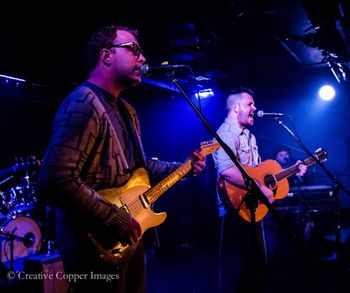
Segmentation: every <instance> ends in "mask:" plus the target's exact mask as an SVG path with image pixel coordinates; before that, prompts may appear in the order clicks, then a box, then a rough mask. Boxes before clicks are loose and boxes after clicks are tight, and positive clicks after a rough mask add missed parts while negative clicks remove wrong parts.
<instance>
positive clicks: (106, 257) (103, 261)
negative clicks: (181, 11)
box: [38, 25, 205, 293]
mask: <svg viewBox="0 0 350 293" xmlns="http://www.w3.org/2000/svg"><path fill="white" fill-rule="evenodd" d="M137 37H138V33H137V31H135V30H131V29H129V28H126V27H118V26H115V25H111V26H108V27H104V28H102V29H100V30H98V31H96V32H95V33H94V34H93V35H92V37H91V39H90V42H89V44H88V47H87V53H88V59H89V63H90V66H91V71H90V74H89V77H88V79H87V80H86V81H85V82H83V83H82V84H81V85H80V86H78V87H77V88H76V89H74V90H73V91H72V92H71V93H70V94H69V95H68V96H67V97H66V99H65V100H64V101H63V103H62V104H61V106H60V107H59V109H58V112H57V115H56V117H55V120H54V124H53V128H52V129H53V133H52V139H51V141H50V143H49V146H48V148H47V150H46V154H45V157H44V159H43V164H42V166H41V168H40V175H39V180H38V182H39V191H40V194H41V195H42V196H44V197H46V198H48V199H49V201H50V202H51V203H52V204H53V205H55V207H56V241H57V247H58V250H59V253H60V256H61V258H62V261H63V263H64V269H65V273H66V274H67V275H69V276H73V277H74V280H73V281H71V282H70V285H71V289H72V292H88V291H90V292H91V291H92V292H101V293H102V292H103V293H106V292H145V291H146V281H145V280H146V274H145V260H144V249H143V243H142V240H141V237H142V234H143V232H144V231H142V228H141V227H142V226H141V225H140V222H139V221H138V220H136V218H135V217H133V215H134V214H133V211H134V210H135V208H136V203H139V206H141V207H142V206H143V205H144V206H145V207H147V205H148V204H149V203H148V202H147V201H146V200H145V199H143V200H140V201H139V202H137V201H136V200H138V199H139V198H138V197H136V198H135V202H131V203H130V205H126V204H125V202H123V201H122V200H121V199H120V198H119V197H118V196H116V195H115V194H114V193H112V196H111V194H110V193H108V190H116V189H117V190H123V188H124V189H126V191H128V190H127V188H126V187H129V185H131V187H138V185H137V182H139V181H141V182H146V183H145V184H148V182H147V181H148V180H145V178H144V176H145V175H144V174H143V173H142V174H141V175H142V176H141V175H140V176H137V174H138V173H137V172H138V171H139V170H147V171H148V173H147V176H148V175H149V176H150V177H151V178H153V179H154V180H160V179H162V178H164V177H165V176H166V175H168V174H170V173H171V172H173V171H174V170H176V169H177V168H178V167H179V166H181V163H170V162H164V161H160V160H154V159H147V158H146V157H145V155H144V152H143V148H142V143H141V137H140V126H139V120H138V117H137V113H136V112H135V110H134V108H133V107H132V106H131V105H130V104H129V103H127V102H126V101H125V100H124V99H123V98H122V97H121V94H122V92H123V91H124V90H126V89H128V88H131V87H133V86H136V85H137V84H139V83H140V81H141V73H140V67H141V66H142V65H143V64H144V63H145V62H146V59H145V57H144V55H143V52H142V50H141V49H140V46H139V44H138V40H137ZM191 157H192V165H191V166H192V170H191V171H190V174H193V175H195V174H197V173H200V172H201V171H202V170H203V169H204V167H205V158H204V157H203V156H202V155H201V154H200V153H198V152H196V151H194V152H193V153H192V156H191ZM135 174H136V176H135ZM147 178H148V177H147ZM131 181H132V182H131ZM130 182H131V183H130ZM132 184H134V186H133V185H132ZM113 188H114V189H113ZM106 191H107V192H106ZM122 199H125V198H122ZM117 244H120V245H117ZM125 248H126V249H125ZM125 252H126V253H125ZM118 257H120V258H121V260H120V259H119V258H118Z"/></svg>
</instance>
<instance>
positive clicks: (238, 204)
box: [218, 148, 327, 222]
mask: <svg viewBox="0 0 350 293" xmlns="http://www.w3.org/2000/svg"><path fill="white" fill-rule="evenodd" d="M326 159H327V153H326V152H325V151H324V150H322V149H321V148H319V149H317V150H316V151H315V155H314V157H310V158H307V159H306V160H304V161H303V163H304V164H305V165H306V166H309V165H311V164H313V163H315V162H316V161H320V162H324V161H325V160H326ZM244 169H245V170H246V172H247V173H248V175H249V176H250V177H251V178H252V179H254V180H255V181H258V182H260V183H262V184H264V185H265V186H267V187H268V188H270V189H271V190H272V191H273V193H274V200H276V199H282V198H284V197H286V196H287V194H288V191H289V183H288V179H287V178H288V177H290V176H292V175H295V174H297V173H298V172H299V168H298V164H295V165H293V166H291V167H289V168H286V169H282V167H281V166H280V165H279V164H278V163H277V162H276V161H275V160H266V161H264V162H262V163H261V164H260V165H259V166H257V167H252V166H244ZM218 187H219V194H220V196H221V198H222V200H223V202H224V203H225V204H226V205H229V207H232V206H233V207H234V209H235V210H238V214H239V215H240V216H241V217H242V218H243V219H244V220H246V221H248V222H250V221H251V214H250V209H249V208H247V206H246V203H245V195H246V194H247V190H246V189H244V188H241V187H238V186H236V185H234V184H232V183H230V182H228V181H227V180H225V179H223V178H219V181H218ZM267 213H268V208H267V206H266V205H265V204H263V203H261V202H260V201H258V204H257V208H256V210H255V219H256V221H257V222H258V221H260V220H262V219H263V218H264V217H265V215H266V214H267Z"/></svg>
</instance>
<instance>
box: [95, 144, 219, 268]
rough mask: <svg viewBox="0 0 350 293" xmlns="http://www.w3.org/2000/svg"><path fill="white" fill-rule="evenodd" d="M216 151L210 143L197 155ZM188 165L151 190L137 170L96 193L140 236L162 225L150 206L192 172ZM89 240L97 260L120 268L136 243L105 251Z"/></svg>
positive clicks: (162, 217)
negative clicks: (131, 222) (121, 212)
mask: <svg viewBox="0 0 350 293" xmlns="http://www.w3.org/2000/svg"><path fill="white" fill-rule="evenodd" d="M220 147H221V146H220V144H219V143H218V142H217V141H214V140H212V141H209V142H203V143H201V145H200V151H199V152H200V153H201V154H202V155H203V156H206V155H208V154H211V153H213V152H215V151H216V150H217V149H219V148H220ZM191 164H192V160H191V159H189V160H187V161H186V162H185V163H184V164H183V165H181V166H180V167H179V168H178V169H176V170H175V171H174V172H172V173H171V174H170V175H169V176H167V177H166V178H165V179H163V180H162V181H160V182H159V183H158V184H156V185H155V186H154V187H152V188H151V186H150V180H149V177H148V173H147V171H146V170H145V169H144V168H139V169H137V170H135V171H134V172H133V173H132V176H131V178H130V179H129V181H128V182H127V183H126V185H124V186H122V187H118V188H108V189H103V190H99V191H98V192H99V193H100V194H102V195H103V196H104V197H105V198H106V199H107V200H108V201H110V202H112V203H113V204H115V205H116V206H117V207H119V208H122V209H124V210H126V211H127V212H128V213H130V214H131V215H132V216H133V217H134V218H135V219H136V220H137V221H138V222H139V223H140V225H141V233H142V235H143V234H144V232H145V231H146V230H148V229H149V228H152V227H156V226H158V225H160V224H162V223H163V222H164V221H165V219H166V213H165V212H161V213H154V212H153V210H152V204H153V203H154V202H155V201H156V200H157V199H158V198H159V197H160V196H161V195H162V194H164V193H165V192H166V191H167V190H168V189H170V187H172V186H173V185H174V184H175V183H176V182H178V181H179V180H180V179H182V178H183V177H184V176H185V175H186V174H187V173H188V172H189V171H190V170H191V169H192V165H191ZM89 236H90V239H91V240H92V242H93V244H94V245H95V246H96V247H97V249H98V250H99V253H100V256H101V258H102V259H103V260H104V261H105V262H107V263H110V264H117V265H123V264H125V263H127V261H128V260H129V259H130V258H131V256H132V255H133V252H134V250H135V249H136V247H137V243H135V244H133V245H132V246H129V245H124V244H122V243H121V242H118V243H117V244H116V245H115V246H114V247H113V248H111V249H106V248H104V247H103V246H102V245H101V244H100V243H99V242H98V241H97V240H96V239H95V238H94V236H93V235H92V234H90V235H89Z"/></svg>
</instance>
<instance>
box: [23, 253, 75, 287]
mask: <svg viewBox="0 0 350 293" xmlns="http://www.w3.org/2000/svg"><path fill="white" fill-rule="evenodd" d="M24 273H25V276H26V278H30V280H27V283H28V286H29V287H30V288H31V289H32V290H31V292H42V293H68V292H69V286H68V282H67V280H66V279H65V278H64V269H63V263H62V261H61V259H60V257H59V254H58V253H57V252H54V253H52V254H39V255H36V256H32V257H28V258H27V259H26V260H25V262H24ZM27 276H28V277H27Z"/></svg>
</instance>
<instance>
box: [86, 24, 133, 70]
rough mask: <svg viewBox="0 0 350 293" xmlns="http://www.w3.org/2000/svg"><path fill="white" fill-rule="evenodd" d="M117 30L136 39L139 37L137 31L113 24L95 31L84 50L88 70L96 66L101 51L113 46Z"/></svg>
mask: <svg viewBox="0 0 350 293" xmlns="http://www.w3.org/2000/svg"><path fill="white" fill-rule="evenodd" d="M118 30H123V31H127V32H129V33H131V34H133V35H134V36H135V37H136V39H138V37H139V32H138V30H137V29H133V28H129V27H127V26H118V25H115V24H111V25H108V26H104V27H102V28H100V29H98V30H96V31H95V32H93V33H92V35H91V37H90V40H89V42H88V45H87V48H86V51H87V61H88V66H89V68H90V69H92V68H93V67H94V66H96V64H97V62H98V59H99V56H100V52H101V50H102V49H103V48H107V47H109V46H110V45H112V44H113V41H114V39H115V37H116V34H117V31H118Z"/></svg>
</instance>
